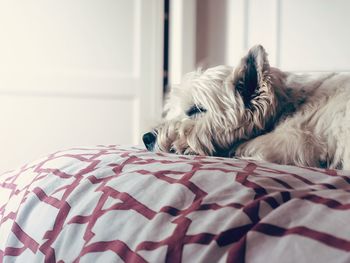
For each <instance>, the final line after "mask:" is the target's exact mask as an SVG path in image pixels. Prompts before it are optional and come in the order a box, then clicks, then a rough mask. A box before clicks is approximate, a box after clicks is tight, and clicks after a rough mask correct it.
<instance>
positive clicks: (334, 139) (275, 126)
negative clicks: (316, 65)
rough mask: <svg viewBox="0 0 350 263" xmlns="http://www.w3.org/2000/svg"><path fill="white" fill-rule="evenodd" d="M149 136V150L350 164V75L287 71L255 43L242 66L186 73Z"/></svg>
mask: <svg viewBox="0 0 350 263" xmlns="http://www.w3.org/2000/svg"><path fill="white" fill-rule="evenodd" d="M143 142H144V144H145V146H146V148H147V149H148V150H150V151H162V152H171V153H177V154H191V155H192V154H193V155H209V156H224V157H240V158H248V159H254V160H261V161H267V162H273V163H278V164H286V165H297V166H311V167H322V168H330V169H350V74H346V73H323V74H296V73H290V72H283V71H281V70H280V69H277V68H274V67H271V66H270V64H269V61H268V56H267V53H266V51H265V49H264V47H263V46H261V45H257V46H254V47H252V48H251V49H250V50H249V51H248V53H247V55H246V56H244V57H243V58H242V59H241V61H240V63H239V64H238V66H237V67H236V68H232V67H230V66H217V67H213V68H209V69H206V70H198V71H195V72H191V73H188V74H187V75H185V77H184V78H183V81H182V83H181V84H180V85H178V86H174V87H172V88H171V90H170V92H169V94H168V96H167V99H166V103H165V106H164V113H163V120H162V122H161V123H160V124H159V125H158V126H156V127H155V128H154V129H153V130H152V131H151V132H148V133H146V134H144V135H143Z"/></svg>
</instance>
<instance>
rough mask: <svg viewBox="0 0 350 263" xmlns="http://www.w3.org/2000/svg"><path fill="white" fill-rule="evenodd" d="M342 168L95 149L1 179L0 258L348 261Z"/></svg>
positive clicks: (349, 178)
mask: <svg viewBox="0 0 350 263" xmlns="http://www.w3.org/2000/svg"><path fill="white" fill-rule="evenodd" d="M349 184H350V172H345V171H335V170H321V169H312V168H302V167H293V166H281V165H275V164H270V163H259V162H252V161H246V160H237V159H226V158H214V157H198V156H178V155H172V154H159V153H158V154H156V153H151V152H147V151H146V150H144V149H142V148H139V147H120V146H99V147H95V148H79V149H78V148H77V149H71V150H67V151H61V152H57V153H54V154H52V155H50V156H48V157H46V158H43V159H41V160H38V161H36V162H34V163H31V164H27V165H25V166H23V167H21V168H20V169H18V170H15V171H11V172H8V173H5V174H2V175H0V262H350V254H349V251H350V223H349V222H350V211H349V209H350V193H349V189H350V188H349Z"/></svg>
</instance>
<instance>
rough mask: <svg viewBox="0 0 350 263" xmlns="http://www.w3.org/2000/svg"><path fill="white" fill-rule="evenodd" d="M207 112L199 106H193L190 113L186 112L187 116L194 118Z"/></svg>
mask: <svg viewBox="0 0 350 263" xmlns="http://www.w3.org/2000/svg"><path fill="white" fill-rule="evenodd" d="M206 111H207V110H206V109H204V108H203V107H201V106H198V105H193V106H192V107H191V108H190V109H189V110H188V111H186V115H187V116H189V117H191V116H194V115H196V114H199V113H202V112H206Z"/></svg>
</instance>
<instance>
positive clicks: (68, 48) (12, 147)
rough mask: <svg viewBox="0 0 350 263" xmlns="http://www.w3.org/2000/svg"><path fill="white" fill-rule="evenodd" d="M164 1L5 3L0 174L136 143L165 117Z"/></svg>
mask: <svg viewBox="0 0 350 263" xmlns="http://www.w3.org/2000/svg"><path fill="white" fill-rule="evenodd" d="M162 49H163V1H162V0H150V1H143V0H99V1H95V0H75V1H71V0H60V1H56V0H32V1H27V0H13V1H0V172H1V171H4V170H6V169H11V168H14V167H16V166H18V165H20V164H22V163H24V162H27V161H30V160H32V159H35V158H38V157H40V156H42V155H45V154H48V153H50V152H52V151H57V150H60V149H64V148H67V147H74V146H82V145H97V144H138V143H139V142H140V138H141V133H142V132H143V131H145V130H147V129H148V128H149V127H150V125H151V124H152V123H154V122H155V121H157V120H158V119H159V118H160V113H161V103H162V77H163V73H162V61H163V59H162V54H163V50H162Z"/></svg>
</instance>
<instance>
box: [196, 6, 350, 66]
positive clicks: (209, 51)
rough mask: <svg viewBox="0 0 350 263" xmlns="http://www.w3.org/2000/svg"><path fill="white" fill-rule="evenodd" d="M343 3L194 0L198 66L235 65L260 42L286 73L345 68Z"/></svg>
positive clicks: (348, 19) (348, 20)
mask: <svg viewBox="0 0 350 263" xmlns="http://www.w3.org/2000/svg"><path fill="white" fill-rule="evenodd" d="M349 10H350V2H349V1H348V0H332V1H329V0H215V1H213V0H197V13H199V14H198V16H197V59H196V62H197V64H198V65H201V64H203V62H204V64H205V65H208V66H214V65H217V64H230V65H235V64H236V63H237V62H238V61H239V58H240V57H241V56H242V55H243V54H244V52H245V51H246V50H247V49H248V48H249V47H251V46H252V45H255V44H263V45H264V46H265V48H266V49H267V51H268V53H269V59H270V63H271V64H272V65H274V66H278V67H281V68H282V69H284V70H292V71H349V70H350V59H349V58H350V49H349V48H348V47H349V45H350V35H349V33H348V25H349V24H350V16H349V15H348V13H349Z"/></svg>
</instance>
